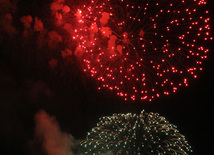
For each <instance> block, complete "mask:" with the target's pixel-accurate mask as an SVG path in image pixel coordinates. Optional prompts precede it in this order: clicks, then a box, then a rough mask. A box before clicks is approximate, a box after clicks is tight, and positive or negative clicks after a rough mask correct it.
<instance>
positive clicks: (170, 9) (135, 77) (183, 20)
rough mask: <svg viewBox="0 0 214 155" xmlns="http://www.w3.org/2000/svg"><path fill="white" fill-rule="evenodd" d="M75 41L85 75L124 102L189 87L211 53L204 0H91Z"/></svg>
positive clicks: (82, 11) (80, 14) (83, 10)
mask: <svg viewBox="0 0 214 155" xmlns="http://www.w3.org/2000/svg"><path fill="white" fill-rule="evenodd" d="M76 21H77V23H76V28H75V30H74V35H73V39H76V40H78V42H79V48H81V49H82V50H83V51H84V54H83V56H82V64H83V69H84V71H85V72H88V73H89V74H90V76H92V77H94V78H95V79H96V80H97V82H98V89H99V90H100V89H102V88H105V89H109V90H110V91H113V92H115V93H116V94H117V95H118V96H121V97H123V98H124V99H125V100H148V101H152V99H154V98H156V97H160V96H162V95H169V94H170V93H173V92H176V91H177V90H178V88H179V87H181V86H188V84H189V80H191V79H194V78H197V75H198V73H199V72H200V71H201V70H203V69H202V63H203V61H204V59H206V58H207V53H208V51H209V49H208V47H205V44H206V42H207V41H209V40H212V39H213V38H212V37H210V34H209V31H210V26H209V22H210V18H209V11H207V10H206V1H205V0H177V1H173V2H172V1H168V0H153V1H149V0H144V1H142V0H135V1H131V0H101V1H96V0H91V2H90V3H87V5H83V7H82V8H80V9H79V10H78V11H77V13H76Z"/></svg>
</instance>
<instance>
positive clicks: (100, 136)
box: [81, 111, 192, 155]
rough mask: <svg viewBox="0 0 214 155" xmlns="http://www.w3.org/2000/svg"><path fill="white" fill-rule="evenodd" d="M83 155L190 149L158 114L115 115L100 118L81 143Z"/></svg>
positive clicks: (186, 150)
mask: <svg viewBox="0 0 214 155" xmlns="http://www.w3.org/2000/svg"><path fill="white" fill-rule="evenodd" d="M81 146H82V147H83V148H84V150H85V154H92V153H95V154H96V153H97V154H99V153H105V152H109V151H110V152H112V153H113V154H132V155H133V154H188V153H190V152H192V150H191V146H190V145H189V144H188V142H187V141H186V139H185V137H184V136H183V135H182V134H180V133H179V131H178V130H177V127H176V126H175V125H173V124H169V122H168V121H167V120H166V119H165V118H164V117H162V116H160V115H159V114H158V113H146V112H144V111H142V112H141V113H140V115H136V114H131V113H128V114H114V115H113V116H109V117H107V116H106V117H103V118H100V122H99V123H98V124H97V127H94V128H93V129H92V130H91V132H89V133H88V135H87V139H86V140H84V141H82V142H81Z"/></svg>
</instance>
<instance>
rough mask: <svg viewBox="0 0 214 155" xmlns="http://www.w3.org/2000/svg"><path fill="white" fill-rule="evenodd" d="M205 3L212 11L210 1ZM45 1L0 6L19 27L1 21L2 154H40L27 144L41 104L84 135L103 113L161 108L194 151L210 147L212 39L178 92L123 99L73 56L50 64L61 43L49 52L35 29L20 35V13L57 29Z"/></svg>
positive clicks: (65, 129)
mask: <svg viewBox="0 0 214 155" xmlns="http://www.w3.org/2000/svg"><path fill="white" fill-rule="evenodd" d="M13 2H15V1H13ZM208 2H209V3H208V4H210V5H209V6H210V10H211V14H212V15H213V14H214V12H213V8H211V7H212V5H211V0H209V1H208ZM0 4H1V3H0ZM2 4H3V3H2ZM49 4H50V2H49V1H48V0H45V1H42V0H39V1H38V0H31V1H27V0H20V1H17V3H16V4H14V6H15V7H14V8H13V7H8V8H3V7H1V6H0V9H2V11H1V10H0V13H1V14H2V15H3V14H5V13H6V12H9V13H11V14H12V15H13V26H14V27H15V28H16V30H17V32H18V34H16V35H14V34H11V35H9V34H8V32H6V31H5V30H3V29H2V25H1V27H0V28H1V29H0V122H1V123H0V154H1V155H10V154H11V155H12V154H23V155H28V154H33V155H34V154H35V155H37V154H40V150H39V151H35V150H37V146H33V148H32V146H31V145H30V141H32V140H33V139H34V131H35V120H34V115H35V114H36V113H37V112H38V111H39V110H40V109H43V110H45V111H46V112H47V113H48V114H50V115H52V116H55V118H56V120H57V122H58V123H59V126H60V128H61V130H62V131H63V132H67V133H69V134H71V135H73V136H74V137H75V139H84V138H85V136H86V133H87V131H90V129H91V128H92V127H94V126H96V123H97V122H98V118H99V117H101V116H106V115H112V114H113V113H127V112H132V113H139V112H140V111H141V110H142V109H145V110H146V111H147V112H157V113H160V115H162V116H165V117H166V118H167V120H168V121H169V122H170V123H172V124H175V125H177V126H178V129H179V131H180V132H181V133H182V134H184V135H185V136H186V139H187V140H188V141H189V144H190V145H191V146H192V147H193V150H194V154H209V152H211V151H212V150H213V144H214V143H213V138H214V133H213V131H214V128H213V103H214V99H213V94H214V80H213V79H214V72H213V70H214V67H213V66H214V63H213V62H214V61H213V60H214V54H213V48H214V47H213V44H211V43H210V45H208V46H210V53H209V55H208V59H207V60H206V62H205V63H204V65H203V66H204V70H203V71H202V72H201V73H200V74H199V76H198V78H197V79H196V80H193V81H191V82H190V84H189V87H185V88H184V87H182V88H180V89H179V90H178V92H177V93H175V94H171V95H170V96H166V97H162V98H159V99H155V100H154V101H153V102H151V103H147V102H139V101H137V102H125V101H123V100H122V99H121V98H118V97H116V96H115V95H114V94H111V93H109V92H106V91H100V92H98V91H97V90H96V84H95V82H94V81H93V79H90V78H89V77H87V76H85V75H84V74H83V73H82V72H81V69H80V68H79V66H78V63H77V60H75V58H73V60H72V63H68V62H64V60H63V59H59V60H58V63H59V65H58V66H57V67H56V68H54V69H50V66H49V65H48V61H49V60H50V59H53V58H57V57H58V55H59V53H57V48H60V47H56V49H53V50H51V52H50V50H49V49H48V48H47V47H43V48H38V44H37V42H36V41H37V39H35V38H38V34H37V33H34V32H29V33H32V34H31V36H30V37H29V38H27V39H26V38H23V37H22V34H21V32H22V31H23V28H22V24H21V23H20V20H19V19H20V17H22V16H23V15H28V14H29V15H31V16H33V17H35V16H38V17H39V18H40V19H42V21H43V22H44V23H45V24H46V27H48V28H49V29H50V30H51V29H54V28H55V27H54V26H52V24H51V22H52V21H51V15H50V13H49V12H50V10H49ZM5 6H8V5H5ZM47 12H48V13H47ZM1 14H0V15H1ZM212 19H214V18H213V17H212ZM211 28H212V29H213V20H212V24H211ZM212 32H213V30H212ZM212 34H213V33H212ZM32 149H33V150H34V151H32ZM32 152H33V153H32Z"/></svg>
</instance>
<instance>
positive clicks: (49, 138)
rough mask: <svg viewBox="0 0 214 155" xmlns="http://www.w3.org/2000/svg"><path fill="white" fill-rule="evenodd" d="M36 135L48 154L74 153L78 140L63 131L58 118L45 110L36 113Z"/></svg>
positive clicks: (70, 154)
mask: <svg viewBox="0 0 214 155" xmlns="http://www.w3.org/2000/svg"><path fill="white" fill-rule="evenodd" d="M35 121H36V128H35V135H36V137H37V138H38V139H40V141H41V143H42V147H43V149H44V150H45V152H46V153H47V154H48V155H74V153H73V152H72V149H73V148H74V146H75V144H76V141H75V140H74V138H73V136H72V135H70V134H68V133H65V132H62V131H61V130H60V127H59V124H58V123H57V121H56V119H55V118H54V117H52V116H50V115H49V114H47V113H46V112H45V111H44V110H40V111H39V112H38V113H37V114H36V115H35Z"/></svg>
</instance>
